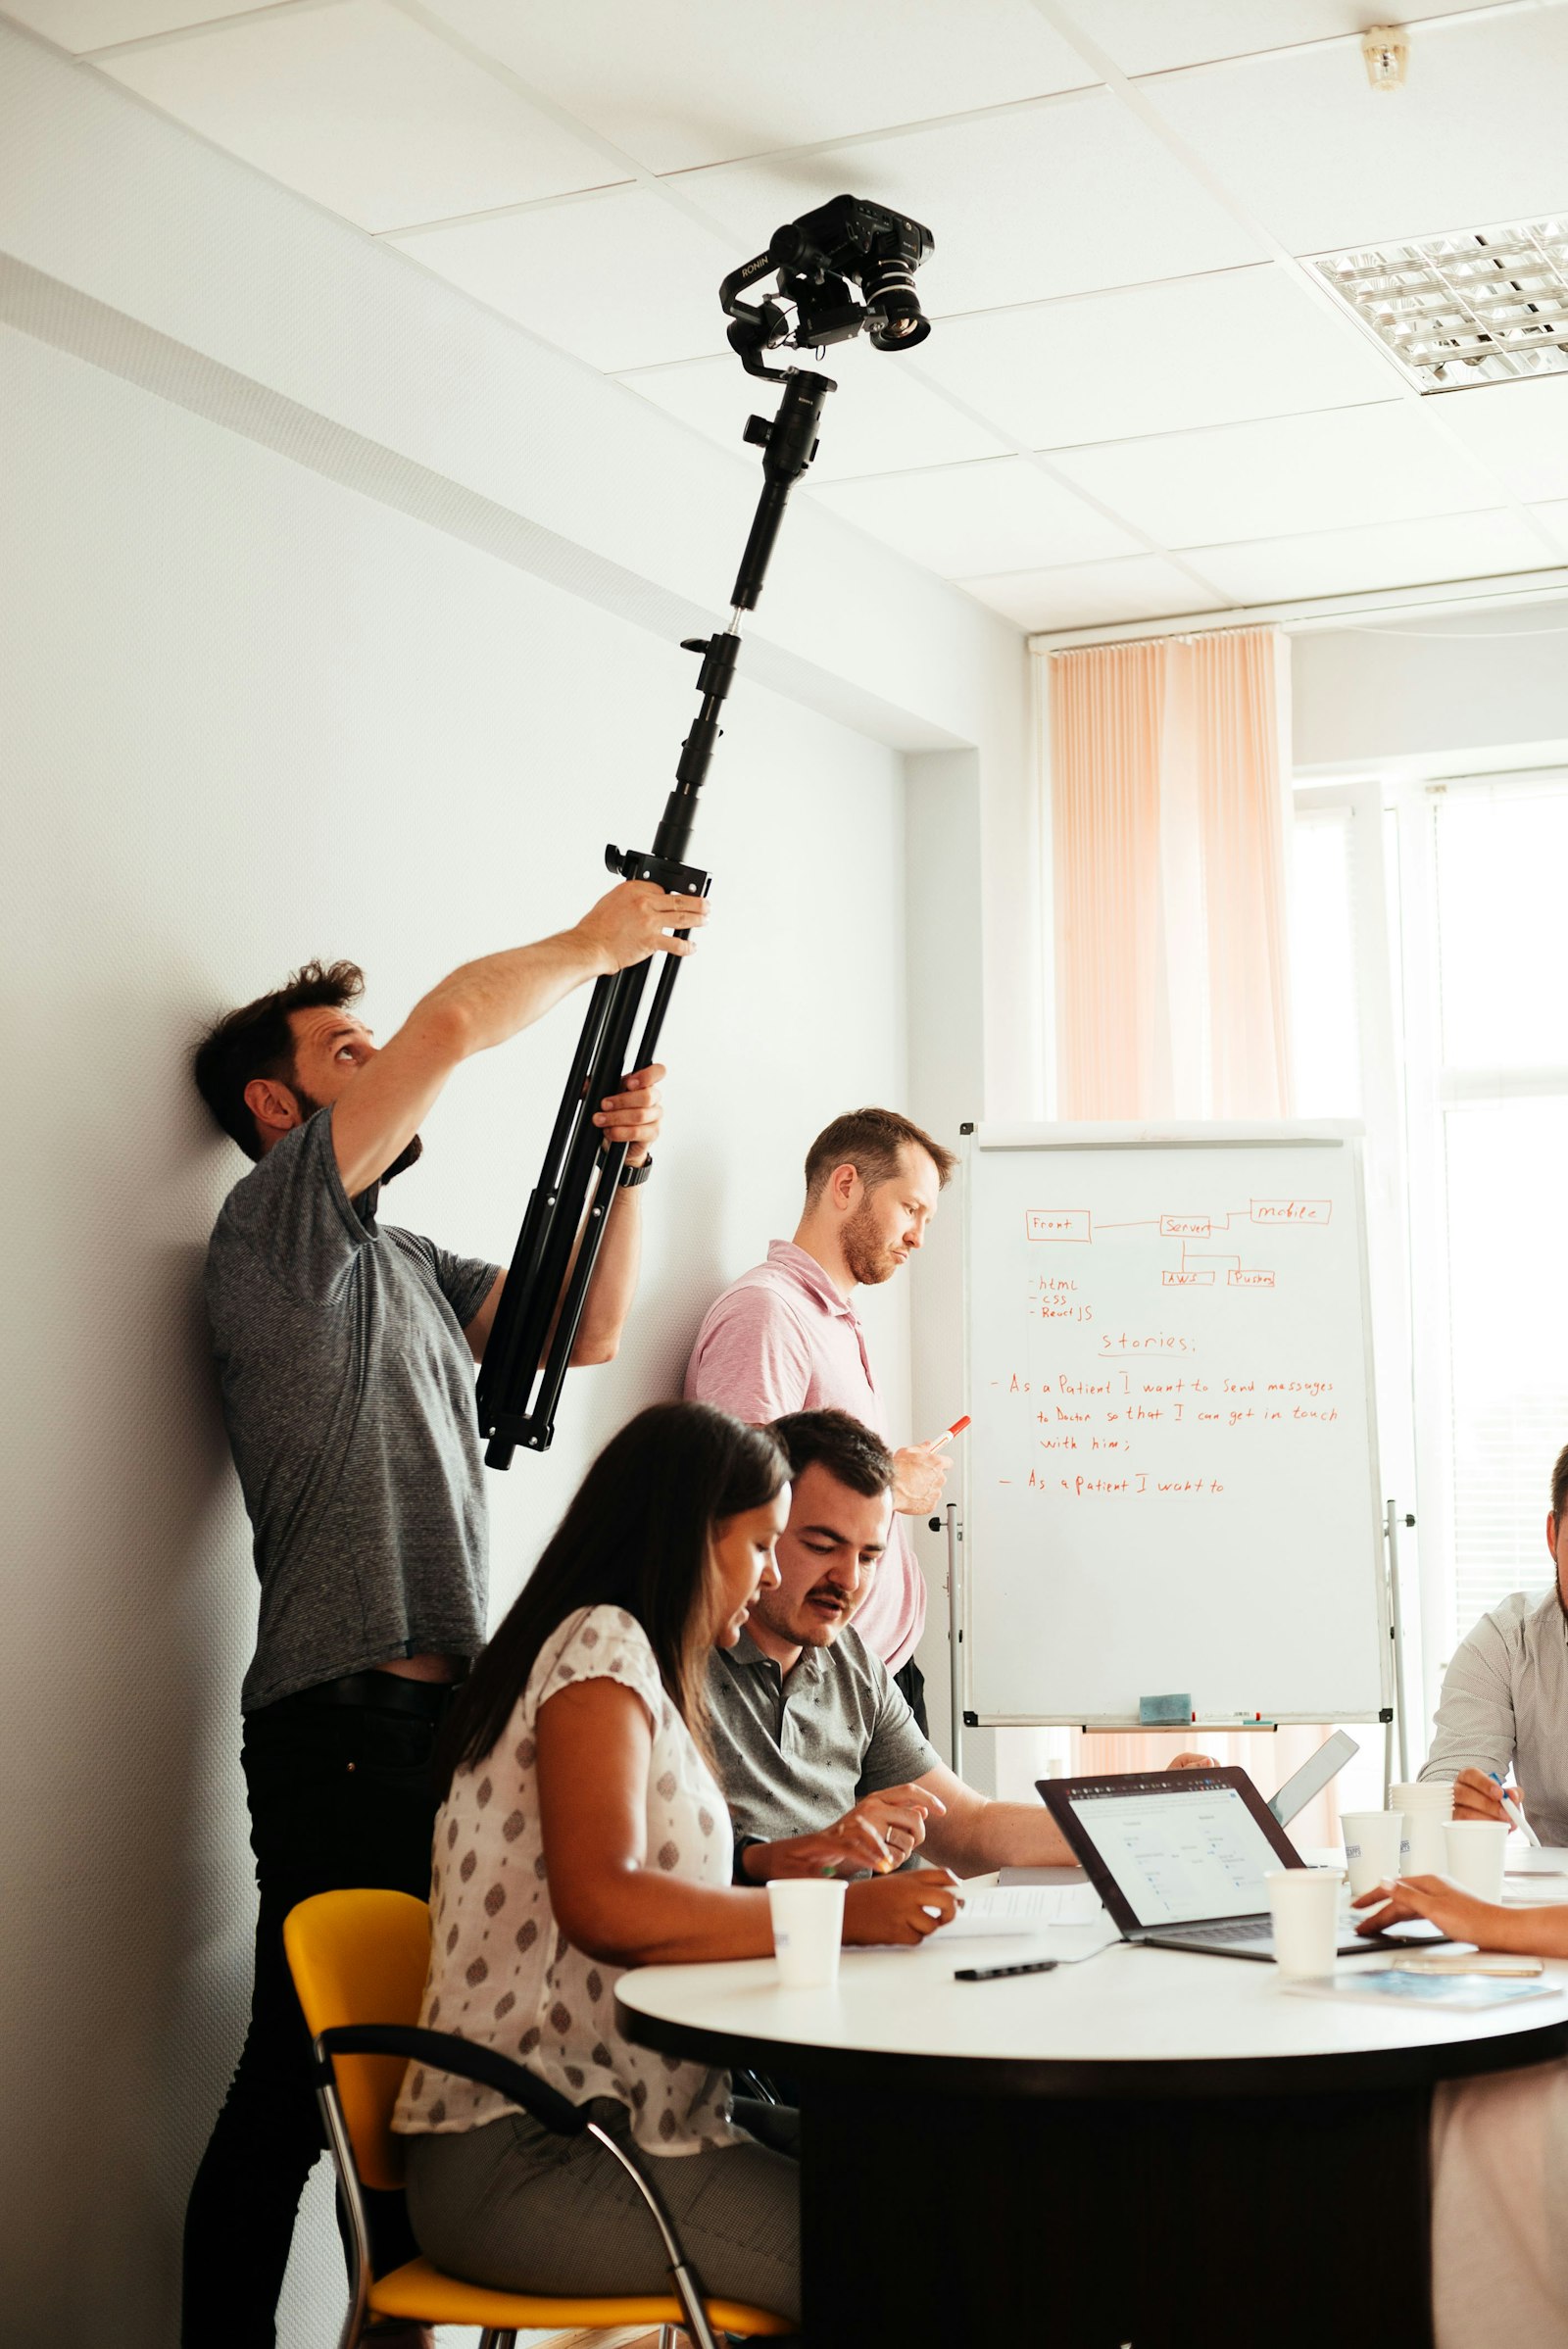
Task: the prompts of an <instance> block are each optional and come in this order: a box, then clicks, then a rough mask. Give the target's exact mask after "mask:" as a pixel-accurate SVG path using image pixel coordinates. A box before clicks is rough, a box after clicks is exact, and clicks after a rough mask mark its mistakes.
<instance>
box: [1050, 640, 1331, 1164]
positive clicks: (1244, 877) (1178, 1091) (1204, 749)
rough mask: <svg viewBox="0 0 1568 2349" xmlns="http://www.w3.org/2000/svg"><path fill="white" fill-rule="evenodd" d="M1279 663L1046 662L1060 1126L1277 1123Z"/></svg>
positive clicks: (1286, 1020)
mask: <svg viewBox="0 0 1568 2349" xmlns="http://www.w3.org/2000/svg"><path fill="white" fill-rule="evenodd" d="M1287 660H1288V647H1287V644H1286V640H1285V638H1284V637H1283V636H1282V634H1281V632H1280V631H1279V630H1278V629H1277V628H1247V629H1233V630H1225V631H1222V632H1219V633H1217V634H1215V635H1212V636H1201V637H1174V638H1167V639H1165V640H1164V641H1162V642H1157V643H1151V644H1128V645H1096V646H1092V647H1091V648H1090V649H1089V650H1087V651H1085V652H1071V653H1054V654H1052V655H1051V656H1050V667H1049V680H1050V710H1051V793H1052V816H1053V835H1054V856H1053V861H1054V873H1055V913H1056V1002H1057V1100H1058V1105H1059V1108H1060V1112H1061V1114H1062V1116H1064V1117H1069V1118H1110V1117H1186V1118H1191V1117H1285V1116H1288V1115H1289V1114H1290V1108H1291V1040H1290V1010H1289V997H1288V954H1287V940H1288V927H1287V896H1286V878H1285V787H1286V785H1285V778H1286V749H1285V732H1286V726H1287V723H1288V709H1289V671H1288V668H1287V665H1286V663H1287Z"/></svg>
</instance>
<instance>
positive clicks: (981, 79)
mask: <svg viewBox="0 0 1568 2349" xmlns="http://www.w3.org/2000/svg"><path fill="white" fill-rule="evenodd" d="M426 4H427V5H428V6H430V7H431V9H432V11H433V13H435V14H437V15H439V16H441V17H444V18H445V19H446V20H447V21H448V22H449V23H450V24H454V25H456V26H457V27H458V29H459V30H460V31H461V32H463V33H464V34H465V35H466V38H467V39H468V40H470V41H473V42H476V43H477V44H478V45H479V46H480V47H481V48H483V49H485V50H487V51H488V52H489V53H490V54H491V55H493V56H495V57H498V58H501V59H503V60H504V61H505V62H506V63H507V64H508V65H510V66H511V67H512V68H513V69H514V70H515V72H516V73H519V74H520V75H521V76H522V77H523V78H524V79H525V80H527V81H529V82H531V83H532V84H533V85H534V86H535V87H536V88H537V89H540V90H545V91H548V92H549V94H550V95H551V97H553V98H555V99H556V100H557V101H558V103H559V104H561V105H562V106H564V107H567V108H569V109H570V111H571V112H572V113H573V114H574V115H575V116H576V117H577V118H578V120H579V121H581V122H589V123H591V124H592V125H593V127H594V128H595V129H596V130H598V131H600V132H601V133H602V134H603V135H604V136H605V137H607V138H612V139H613V140H614V141H615V142H616V144H617V145H618V146H621V147H624V148H625V149H626V150H627V151H628V152H629V153H630V154H632V155H635V156H636V157H637V159H638V161H639V162H640V163H643V164H646V165H647V166H648V167H649V168H650V169H651V170H653V171H684V170H688V169H690V168H691V167H692V166H693V165H698V164H710V163H724V162H728V161H730V160H732V159H733V158H736V157H739V156H746V155H760V154H767V153H770V152H772V151H773V150H775V149H778V148H782V147H798V146H805V145H809V144H810V143H813V142H815V141H817V140H821V139H838V138H846V137H851V136H854V135H856V134H857V133H858V132H862V131H866V130H880V129H884V128H887V127H889V126H890V125H892V124H894V123H898V122H926V121H929V120H930V119H931V118H932V117H933V116H936V115H951V114H961V113H965V112H967V111H969V110H970V109H972V108H977V107H989V106H1004V105H1007V104H1009V103H1011V102H1012V101H1014V100H1016V99H1019V98H1037V97H1041V96H1043V95H1045V94H1046V93H1047V92H1049V91H1053V90H1067V89H1081V88H1083V87H1085V86H1086V85H1087V84H1090V83H1092V82H1095V81H1096V80H1097V79H1098V76H1097V75H1096V74H1095V73H1093V72H1092V71H1091V70H1090V68H1089V67H1087V66H1086V65H1084V63H1083V62H1082V60H1081V59H1080V58H1079V56H1078V54H1077V52H1076V51H1075V50H1073V49H1072V48H1070V47H1069V46H1068V44H1067V43H1066V42H1065V41H1063V40H1062V39H1061V38H1060V37H1059V36H1058V35H1057V34H1056V33H1054V32H1053V31H1052V30H1051V29H1050V27H1049V26H1048V25H1047V24H1046V23H1045V22H1044V20H1043V19H1042V18H1041V17H1040V15H1039V14H1038V13H1037V11H1036V10H1035V9H1034V8H1032V7H1031V6H1030V5H1029V0H746V7H745V12H744V30H741V29H740V28H739V27H738V24H737V17H736V7H735V0H571V5H570V7H557V8H551V7H543V6H533V7H522V8H519V7H518V6H517V0H426ZM828 192H829V194H836V193H837V192H838V191H837V189H829V191H828Z"/></svg>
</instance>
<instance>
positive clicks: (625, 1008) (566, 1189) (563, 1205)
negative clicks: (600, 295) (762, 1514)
mask: <svg viewBox="0 0 1568 2349" xmlns="http://www.w3.org/2000/svg"><path fill="white" fill-rule="evenodd" d="M934 242H935V240H934V238H933V237H932V234H931V231H930V229H929V228H922V227H921V225H920V223H919V221H918V220H907V219H906V217H905V215H904V214H903V213H902V212H889V211H888V209H887V207H886V205H883V204H870V203H867V202H866V201H865V199H864V198H863V197H859V196H835V197H834V198H833V201H832V203H831V204H822V205H819V206H818V207H817V209H816V211H815V212H809V213H806V214H804V215H803V216H802V218H801V219H800V220H788V221H786V222H785V224H784V226H783V227H782V228H778V229H775V230H774V232H773V240H772V242H771V244H770V245H769V246H768V248H767V251H766V252H765V253H759V254H758V256H757V258H756V259H755V260H754V261H749V262H747V263H746V264H745V266H744V267H743V268H741V269H732V270H731V272H730V274H729V275H728V276H727V277H726V278H725V279H724V282H723V284H722V285H721V286H720V287H719V289H718V298H719V300H720V301H721V302H722V304H723V306H724V314H725V316H726V317H727V318H728V319H729V320H730V326H729V340H730V346H731V348H732V349H733V350H734V351H736V352H738V353H739V355H740V359H741V362H742V365H743V366H744V367H745V368H746V371H747V373H748V374H751V375H763V376H765V377H766V378H767V379H768V381H769V382H772V383H781V384H782V385H783V386H784V392H783V397H782V398H781V399H780V401H779V404H778V410H777V413H776V414H775V415H773V416H752V417H751V418H750V419H749V421H748V423H747V425H746V431H745V436H744V437H745V438H746V439H747V440H748V441H749V442H750V443H751V444H752V445H753V446H754V447H756V448H760V450H761V452H762V494H761V496H760V499H759V500H758V504H757V513H756V514H755V516H754V517H753V521H752V528H751V535H750V536H749V537H748V539H747V541H746V550H745V553H744V554H743V555H742V557H741V566H740V569H739V571H738V572H737V573H736V577H735V585H734V588H733V590H732V591H731V595H730V605H731V610H730V615H729V620H728V622H727V624H726V625H725V626H724V627H722V628H718V629H715V630H714V632H713V634H712V635H711V636H689V637H687V638H686V640H685V650H686V651H687V652H689V653H696V654H697V655H698V656H699V658H700V659H701V661H702V667H701V668H700V669H699V671H698V674H697V690H698V692H699V693H700V694H701V696H702V702H701V706H700V708H699V710H698V713H697V716H696V717H695V718H694V719H693V721H692V726H691V730H690V732H689V733H688V734H687V736H686V739H685V741H684V742H683V743H682V744H681V749H680V759H679V760H678V761H677V764H676V767H675V788H674V790H673V791H672V792H671V793H670V795H669V797H668V799H667V800H666V801H665V803H664V812H663V816H662V819H661V821H660V824H659V828H658V830H657V832H656V833H655V834H654V845H653V848H652V849H651V850H642V849H626V850H621V849H618V848H616V847H615V846H614V845H613V844H612V845H611V846H610V847H609V848H607V849H606V851H605V862H606V864H607V865H608V866H609V868H610V870H611V871H612V872H613V873H618V874H619V875H620V876H621V878H622V879H623V880H626V881H655V882H657V883H658V884H659V885H660V887H661V888H662V889H666V890H673V891H675V892H676V893H677V894H679V895H684V896H690V897H706V896H707V895H708V888H709V878H710V877H709V875H708V874H707V873H706V872H704V871H703V870H701V868H700V867H699V866H697V865H694V864H689V863H688V862H687V861H686V856H687V843H688V840H689V839H690V836H691V829H692V823H693V819H694V817H695V815H696V813H697V795H698V793H699V791H700V790H701V789H702V785H703V779H704V777H705V776H706V774H707V773H708V766H709V761H710V760H711V758H712V755H713V751H714V748H715V747H716V745H717V742H718V738H719V736H720V734H721V733H722V732H723V728H722V726H721V725H720V724H719V718H720V716H721V714H722V711H723V708H724V701H725V697H726V696H727V694H728V692H729V689H730V684H731V681H732V679H733V677H734V674H735V662H736V658H737V656H738V654H739V652H740V645H741V620H742V618H743V616H744V614H745V613H747V612H751V611H754V610H755V609H756V606H757V600H758V598H759V596H760V594H761V592H762V580H763V577H764V575H765V573H766V570H767V565H768V559H769V557H770V556H771V554H772V552H773V541H774V539H775V538H776V537H777V535H778V526H779V523H780V521H781V520H782V519H783V514H784V507H785V502H786V500H787V499H788V497H789V494H790V490H791V488H792V487H793V485H794V484H795V482H797V481H798V480H799V479H800V477H801V475H802V474H803V473H804V472H805V471H806V468H807V466H808V465H809V464H810V462H811V460H812V458H813V457H814V456H815V455H816V428H817V421H818V418H819V417H820V416H821V413H822V403H823V401H824V400H825V399H826V398H827V395H828V393H829V392H830V391H832V390H833V389H834V388H835V386H834V384H833V381H832V378H831V377H830V376H827V375H820V374H817V373H816V372H815V371H814V370H813V369H812V368H810V367H788V368H783V367H765V366H764V365H763V362H762V354H763V352H764V351H776V350H779V349H780V348H788V349H791V350H796V351H814V350H817V349H819V348H820V347H821V346H822V345H824V344H827V343H847V342H849V341H850V340H851V338H852V337H853V336H854V335H857V334H858V333H859V331H860V328H861V327H862V326H863V327H864V328H865V330H866V332H867V334H868V335H869V336H870V338H871V341H872V343H873V344H874V345H875V347H876V348H877V350H879V351H911V350H913V348H914V346H915V344H916V343H923V342H924V340H925V338H926V336H927V335H928V334H929V333H930V331H931V329H930V327H929V326H928V325H927V323H926V321H925V319H924V318H922V317H921V315H920V304H919V300H918V298H917V296H916V294H915V290H914V272H915V270H916V269H918V268H919V266H920V264H921V262H922V261H924V259H925V257H926V255H927V254H928V253H929V252H930V251H931V249H932V246H933V244H934ZM772 269H776V270H777V271H778V286H777V289H776V291H775V293H773V294H771V295H763V296H762V297H761V298H760V300H758V301H755V302H744V301H742V300H741V295H742V293H743V292H744V291H745V290H746V289H747V288H748V287H750V286H755V285H756V284H757V282H758V280H759V279H760V278H761V277H765V276H766V275H767V274H768V272H769V270H772ZM856 287H858V288H859V294H860V299H857V298H856V293H855V288H856ZM675 935H676V936H677V937H678V938H684V937H685V936H686V935H687V933H686V932H685V931H684V930H677V931H676V933H675ZM680 967H681V966H680V963H679V962H678V961H677V960H676V959H675V958H674V957H673V956H669V957H667V958H666V959H665V962H664V965H663V968H662V970H661V971H660V972H659V975H658V978H657V980H656V982H655V986H654V992H653V1001H652V1003H651V1005H650V1006H649V1008H648V1011H647V1018H646V1023H645V1025H644V1028H643V1033H642V1041H641V1043H640V1044H639V1045H638V1046H637V1048H636V1050H635V1051H633V1049H632V1033H633V1028H634V1025H635V1022H636V1020H637V1017H638V1012H639V1007H640V1005H641V1001H642V994H643V987H644V983H645V981H646V980H647V978H648V976H649V971H650V964H649V962H638V963H633V964H632V965H631V966H630V968H628V969H626V970H623V971H619V972H617V973H616V974H615V975H614V976H613V978H612V977H606V978H601V979H599V980H597V981H596V982H595V984H594V991H593V995H592V997H591V999H590V1001H589V1004H588V1013H587V1017H586V1018H585V1020H584V1021H583V1029H582V1034H581V1036H580V1037H579V1039H578V1043H577V1055H576V1058H575V1059H574V1060H573V1062H572V1066H571V1073H570V1075H569V1076H568V1077H567V1079H566V1089H565V1092H564V1094H563V1096H562V1101H561V1107H560V1109H559V1111H558V1112H557V1116H556V1123H555V1129H554V1131H553V1133H552V1134H551V1137H550V1143H549V1147H548V1149H547V1150H546V1152H545V1162H544V1166H543V1168H542V1169H541V1171H540V1176H539V1180H538V1182H537V1183H536V1185H535V1186H534V1189H533V1192H532V1194H531V1196H530V1198H529V1200H528V1208H527V1213H526V1214H525V1215H524V1217H523V1222H522V1229H521V1231H520V1232H519V1233H518V1235H517V1246H516V1250H515V1254H514V1256H513V1259H512V1269H511V1271H510V1272H509V1273H508V1275H507V1284H506V1287H505V1289H504V1290H503V1291H502V1294H501V1301H500V1304H499V1306H498V1307H497V1310H496V1315H495V1319H494V1321H493V1322H492V1323H491V1325H490V1335H489V1338H488V1339H487V1341H486V1343H485V1349H484V1360H483V1361H482V1362H481V1364H480V1365H479V1385H478V1392H477V1396H476V1400H477V1404H478V1412H479V1430H480V1433H481V1435H483V1436H484V1437H486V1438H487V1439H488V1449H487V1450H486V1452H485V1460H486V1462H487V1464H488V1465H489V1466H490V1467H492V1468H505V1467H507V1466H508V1464H509V1463H510V1461H511V1459H512V1455H513V1453H514V1452H515V1449H516V1447H517V1445H518V1444H525V1445H526V1446H527V1447H528V1449H529V1450H530V1451H545V1450H548V1448H549V1445H550V1441H551V1438H552V1437H553V1436H554V1434H555V1423H556V1405H557V1402H558V1401H559V1399H560V1395H561V1389H562V1382H563V1381H564V1378H565V1375H566V1368H567V1364H568V1363H569V1361H570V1359H571V1349H572V1346H573V1345H574V1343H575V1341H576V1336H577V1330H578V1326H579V1324H580V1322H581V1320H582V1313H583V1305H584V1302H585V1300H586V1297H587V1294H588V1284H589V1282H590V1281H591V1280H592V1278H593V1274H594V1266H595V1264H596V1263H597V1261H598V1257H599V1249H600V1247H601V1244H602V1243H603V1240H604V1237H605V1232H606V1229H607V1226H608V1218H609V1213H610V1207H611V1204H612V1202H613V1199H614V1196H615V1192H616V1188H617V1186H618V1185H619V1182H620V1176H621V1169H622V1167H623V1166H624V1164H625V1159H626V1145H625V1144H624V1143H623V1142H622V1143H616V1144H614V1145H613V1146H612V1145H610V1144H609V1143H606V1142H604V1141H603V1140H602V1139H601V1137H600V1135H599V1133H598V1130H597V1129H596V1127H595V1126H594V1124H593V1114H594V1108H595V1104H596V1103H597V1102H599V1101H603V1100H604V1098H605V1096H606V1095H607V1094H609V1093H612V1092H613V1091H615V1089H616V1088H617V1087H618V1086H619V1084H620V1082H621V1077H622V1074H623V1072H624V1071H625V1070H626V1069H628V1068H646V1067H647V1066H648V1065H649V1063H650V1062H651V1061H652V1060H653V1058H654V1057H655V1049H656V1047H657V1045H658V1043H659V1037H660V1032H661V1030H662V1026H663V1021H664V1014H665V1012H666V1011H667V1010H668V1008H669V999H670V992H671V990H672V989H673V987H674V984H675V978H676V974H677V972H678V971H679V969H680Z"/></svg>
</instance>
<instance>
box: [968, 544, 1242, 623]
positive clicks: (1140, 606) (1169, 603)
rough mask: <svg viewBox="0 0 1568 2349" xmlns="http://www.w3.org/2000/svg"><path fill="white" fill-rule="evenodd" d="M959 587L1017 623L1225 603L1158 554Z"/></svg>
mask: <svg viewBox="0 0 1568 2349" xmlns="http://www.w3.org/2000/svg"><path fill="white" fill-rule="evenodd" d="M963 588H964V593H965V594H966V595H971V596H975V597H977V598H978V599H979V601H980V602H981V603H982V604H986V605H989V607H990V609H991V610H992V611H993V612H1001V613H1002V614H1003V616H1004V617H1005V618H1006V619H1009V620H1016V621H1017V623H1018V625H1019V627H1020V628H1092V627H1096V626H1099V625H1100V624H1102V623H1104V624H1106V625H1109V624H1110V623H1111V622H1112V621H1115V620H1158V619H1170V618H1172V617H1174V616H1175V615H1176V614H1177V613H1180V612H1213V611H1218V610H1223V609H1224V607H1223V606H1222V605H1218V604H1216V603H1215V602H1213V601H1212V600H1211V599H1210V598H1207V597H1205V596H1204V595H1203V593H1202V590H1201V588H1199V587H1197V586H1195V585H1194V583H1193V581H1192V580H1191V579H1189V578H1188V577H1187V576H1186V575H1185V573H1183V572H1182V571H1179V570H1178V569H1177V568H1176V565H1175V564H1174V563H1165V562H1163V561H1162V560H1161V558H1160V557H1159V556H1157V555H1135V556H1132V557H1130V558H1129V559H1128V560H1127V561H1126V562H1124V563H1077V564H1071V565H1068V566H1066V567H1063V568H1060V569H1054V570H1044V571H1012V572H1010V573H1008V574H1007V575H1005V577H1002V578H996V579H965V580H964V582H963Z"/></svg>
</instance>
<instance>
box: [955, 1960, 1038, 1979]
mask: <svg viewBox="0 0 1568 2349" xmlns="http://www.w3.org/2000/svg"><path fill="white" fill-rule="evenodd" d="M1056 1965H1057V1961H1056V1959H1055V1958H1031V1959H1030V1960H1029V1961H1028V1962H1027V1964H1025V1965H1022V1966H960V1967H959V1968H958V1971H957V1973H956V1974H955V1976H954V1978H953V1979H954V1981H955V1982H1001V1981H1002V1980H1003V1978H1004V1977H1005V1975H1009V1974H1054V1973H1055V1971H1056Z"/></svg>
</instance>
